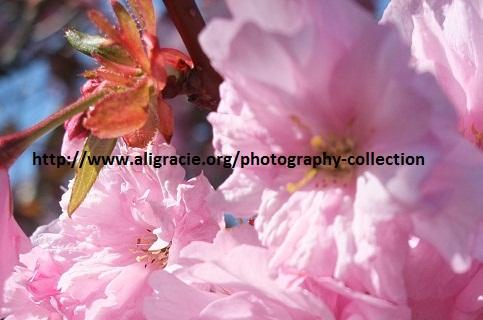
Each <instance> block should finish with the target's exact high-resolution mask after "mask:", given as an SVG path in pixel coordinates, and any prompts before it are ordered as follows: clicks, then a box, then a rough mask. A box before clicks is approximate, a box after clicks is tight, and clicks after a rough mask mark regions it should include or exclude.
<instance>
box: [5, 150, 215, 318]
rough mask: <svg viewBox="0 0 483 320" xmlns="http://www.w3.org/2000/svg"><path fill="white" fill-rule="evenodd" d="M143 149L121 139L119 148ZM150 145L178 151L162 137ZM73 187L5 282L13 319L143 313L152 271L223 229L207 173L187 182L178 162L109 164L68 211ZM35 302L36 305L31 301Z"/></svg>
mask: <svg viewBox="0 0 483 320" xmlns="http://www.w3.org/2000/svg"><path fill="white" fill-rule="evenodd" d="M143 152H144V150H143V149H136V148H128V147H126V146H125V145H124V143H120V144H119V147H118V150H117V151H115V154H122V155H130V156H131V157H135V156H137V155H140V156H143ZM146 152H152V153H153V154H156V155H174V149H173V148H172V147H170V146H169V145H167V144H162V143H159V144H155V145H150V146H149V147H148V149H147V150H146ZM70 192H71V190H70V189H69V191H68V192H66V193H65V194H64V196H63V198H62V201H61V206H62V208H63V212H64V213H63V214H62V215H61V216H60V217H59V219H57V220H55V221H54V222H52V223H51V224H49V225H47V226H44V227H41V228H40V229H39V230H37V232H36V233H35V234H34V235H33V236H32V243H33V245H34V249H33V250H32V251H31V252H29V253H27V254H25V255H23V256H22V260H21V262H22V264H21V265H19V266H18V267H17V268H16V272H15V274H14V275H13V276H12V277H11V278H10V280H9V282H8V286H9V287H8V291H7V292H8V294H7V299H8V304H7V307H8V308H9V309H7V312H6V313H5V314H6V315H10V316H11V319H18V318H19V317H21V315H24V314H31V313H33V314H34V315H36V316H38V317H39V318H42V315H44V318H48V317H49V316H45V314H51V313H54V314H56V315H57V316H58V317H67V318H68V319H138V318H140V317H141V306H142V301H143V298H144V296H145V295H147V294H149V293H150V292H151V289H150V287H149V286H148V285H147V282H146V280H147V278H148V276H149V274H150V273H152V272H153V271H154V270H158V269H163V268H165V267H167V266H170V265H171V264H173V263H176V261H177V259H178V254H179V251H180V250H181V249H182V248H183V247H185V246H186V245H187V244H188V243H190V242H191V241H193V240H204V241H210V240H211V239H213V237H214V236H215V234H216V231H217V230H218V220H217V218H215V216H214V215H213V214H212V212H211V211H210V210H209V209H208V207H207V205H206V203H205V198H206V196H207V195H208V194H210V193H211V192H212V188H211V186H210V184H209V182H208V181H207V179H206V178H205V177H204V176H199V177H197V178H195V179H192V180H190V181H188V182H184V170H183V169H182V168H181V167H179V166H166V167H162V168H160V169H155V168H153V167H150V166H145V167H143V166H108V167H105V168H104V169H103V170H102V171H101V173H100V175H99V177H98V180H97V181H96V183H95V185H94V187H93V188H92V189H91V191H90V192H89V194H88V196H87V198H86V199H85V201H84V202H83V203H82V205H81V206H80V207H79V208H78V209H77V210H76V211H75V213H74V215H73V216H72V217H71V218H69V217H68V216H67V213H66V207H67V203H68V200H69V197H70ZM163 244H164V245H163ZM32 303H34V304H35V306H36V308H35V309H32V308H30V307H28V306H29V305H32ZM25 306H27V310H25ZM36 310H38V313H36ZM29 312H30V313H29ZM27 318H28V317H27ZM7 319H10V318H7ZM49 319H50V318H49Z"/></svg>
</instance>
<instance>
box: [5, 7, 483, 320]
mask: <svg viewBox="0 0 483 320" xmlns="http://www.w3.org/2000/svg"><path fill="white" fill-rule="evenodd" d="M148 2H150V1H141V0H140V1H137V2H136V3H138V4H139V8H141V9H139V8H138V9H137V11H136V9H135V10H134V11H135V12H148V11H143V10H142V8H145V7H146V6H147V3H148ZM116 3H117V2H116ZM226 4H227V6H228V8H229V10H230V12H231V14H230V15H227V17H225V18H217V19H214V20H213V21H211V22H210V24H209V25H208V26H207V27H206V28H205V30H204V31H203V32H202V33H201V35H200V43H201V45H202V47H203V49H204V50H205V52H206V54H207V56H208V57H209V58H210V61H211V63H212V65H213V67H214V68H215V69H216V70H217V71H218V72H219V73H220V74H221V75H222V76H223V78H224V82H223V84H222V85H221V87H220V94H221V102H220V104H219V106H218V112H212V113H211V114H210V115H209V116H208V120H209V121H210V123H211V124H212V126H213V133H214V138H213V145H214V148H215V152H216V153H217V154H220V155H234V154H236V153H237V152H239V151H241V152H242V153H246V154H249V153H250V152H255V153H257V154H275V155H293V154H303V155H319V154H322V153H327V154H330V155H333V156H344V157H345V156H349V155H355V154H361V153H364V152H365V151H368V150H370V151H374V152H377V153H378V154H381V155H390V154H395V153H400V152H405V153H408V154H409V153H410V154H420V155H423V156H424V158H425V160H426V161H425V165H424V166H416V167H405V166H368V165H367V166H366V165H362V166H340V167H338V168H329V167H325V166H319V167H316V168H313V167H308V166H307V167H302V166H299V167H297V168H287V167H284V166H278V167H263V168H261V167H256V166H253V167H246V168H241V167H238V168H235V169H234V170H233V173H232V174H231V175H230V177H229V178H228V179H227V180H226V181H225V182H224V183H223V184H222V185H221V186H220V187H219V188H218V189H217V190H214V189H213V188H212V187H211V185H210V182H209V181H208V180H207V179H206V178H205V177H204V176H203V175H201V176H198V177H196V178H194V179H191V180H188V181H186V180H185V177H184V176H185V174H184V170H183V169H182V168H181V167H178V166H164V167H162V168H152V167H147V166H146V167H142V166H129V165H127V166H108V167H106V168H104V169H103V170H102V171H101V172H100V174H99V176H98V178H97V181H96V182H95V183H94V185H93V187H92V189H91V191H90V192H89V193H88V194H87V197H86V199H85V200H84V201H83V202H82V204H81V205H80V207H79V208H78V209H77V211H76V212H75V214H74V215H73V216H72V217H70V216H69V215H68V214H67V206H68V199H69V198H70V195H71V192H72V183H71V185H70V187H69V190H68V191H67V192H66V193H65V195H64V197H63V199H62V201H61V207H62V211H63V213H62V214H61V215H60V217H59V218H58V219H56V220H55V221H53V222H51V223H50V224H48V225H46V226H43V227H40V228H39V229H38V230H37V231H36V232H35V233H34V234H33V235H32V236H31V237H30V240H28V239H27V238H26V237H25V236H24V235H23V234H22V232H21V231H20V230H19V228H18V226H17V225H16V223H15V221H14V220H13V219H12V218H11V213H10V210H11V208H10V200H9V198H10V195H9V192H4V193H2V195H1V197H0V210H1V211H2V212H0V213H2V215H1V216H0V221H1V222H2V224H1V225H0V227H1V228H2V230H3V231H2V233H1V236H0V237H1V238H0V240H1V242H0V246H1V248H2V249H3V252H4V254H6V256H5V257H4V258H5V259H4V261H5V262H2V265H1V267H0V281H1V282H0V289H1V290H2V296H1V299H0V303H1V304H0V316H2V317H6V319H8V320H10V319H159V320H161V319H163V320H173V319H180V320H184V319H186V320H188V319H210V320H215V319H220V320H221V319H287V320H289V319H291V320H298V319H321V320H322V319H323V320H330V319H341V320H356V319H357V320H359V319H361V320H392V319H397V320H405V319H408V320H409V319H415V320H439V319H448V320H463V319H464V320H470V319H472V320H481V319H483V264H482V262H483V209H482V208H483V197H482V196H481V192H482V191H483V152H482V150H483V98H482V97H481V96H480V90H479V86H480V85H481V84H483V78H482V77H480V71H482V70H479V69H480V67H481V66H480V62H483V60H482V59H483V58H482V57H483V47H482V46H481V45H480V44H481V43H483V42H481V41H480V39H479V38H480V34H481V33H479V32H478V30H479V29H480V26H482V25H483V14H482V10H481V9H482V8H483V2H481V1H478V0H475V1H473V0H435V1H429V0H423V1H419V0H418V1H416V0H393V1H392V2H391V4H390V5H389V7H388V9H387V10H386V12H385V15H384V17H383V19H382V22H381V23H377V22H376V21H374V19H373V17H371V16H370V15H369V14H368V13H367V12H366V11H364V10H363V9H362V8H361V7H359V6H358V5H357V4H355V3H353V2H352V1H349V0H325V1H313V0H299V1H294V0H264V1H255V0H249V1H239V0H226ZM116 8H117V9H116ZM121 8H122V7H120V5H115V6H114V9H115V11H116V14H117V16H118V18H119V20H120V22H121V28H120V30H122V33H120V34H119V33H117V32H118V31H115V30H114V29H110V28H111V27H110V26H109V25H108V24H105V21H104V20H102V19H101V18H100V17H98V16H97V15H96V14H92V18H93V20H94V21H95V22H96V24H97V25H99V26H100V28H101V30H103V31H104V33H106V34H107V35H108V36H109V38H110V39H111V40H110V41H112V43H115V44H117V45H119V44H120V45H121V47H124V48H128V51H127V54H126V55H125V57H130V58H129V59H128V60H129V61H128V65H126V66H123V67H122V70H128V71H129V70H134V69H132V68H133V67H132V66H129V63H131V62H132V61H131V60H132V59H134V60H135V61H136V62H135V63H134V64H135V65H136V66H137V67H140V68H141V69H140V70H142V72H141V71H140V72H141V73H136V72H134V71H133V73H132V75H133V77H134V78H131V77H127V76H126V77H121V76H120V74H119V72H118V71H119V70H121V69H119V68H120V65H116V66H115V68H114V69H109V68H110V67H109V66H112V65H111V63H109V64H105V60H104V58H102V57H101V56H97V58H98V59H99V61H100V62H101V64H103V66H102V67H100V68H99V69H97V70H96V71H92V72H91V73H89V76H90V75H92V76H93V77H95V78H96V79H95V80H94V81H95V85H96V86H111V87H112V88H115V90H121V91H120V92H117V91H116V92H115V93H111V95H110V96H109V97H108V98H105V99H103V100H101V102H99V103H98V104H96V105H95V106H94V107H93V108H91V110H89V111H88V112H87V113H85V114H84V115H82V116H79V119H80V118H81V117H82V118H83V125H84V128H87V129H89V130H91V131H92V134H94V135H98V136H99V137H101V138H102V137H104V138H112V137H115V136H116V137H117V136H124V139H119V141H118V142H117V145H116V147H115V149H114V154H118V155H131V156H135V155H136V154H139V153H141V152H144V151H145V149H144V148H147V150H148V152H152V153H153V154H158V155H174V154H175V153H176V151H175V150H174V148H173V147H172V146H170V145H169V144H167V143H166V140H167V139H166V135H165V134H164V133H163V130H161V129H159V130H157V131H159V132H160V133H157V132H156V130H153V131H150V133H149V135H148V136H149V139H141V140H142V143H132V141H133V140H131V138H130V137H133V136H131V135H130V134H131V130H134V129H135V130H139V129H140V128H141V126H142V125H146V123H148V122H146V121H147V120H146V119H145V116H146V114H147V113H143V120H142V121H141V120H140V121H139V123H137V122H136V123H137V125H136V126H133V127H129V128H127V127H122V128H121V127H119V128H120V129H119V130H117V129H116V128H117V127H116V126H115V125H114V122H110V119H115V118H114V116H113V115H114V113H112V112H111V111H112V110H114V109H113V108H120V106H121V100H123V101H125V102H126V103H127V104H130V103H131V102H132V104H131V105H132V106H136V108H137V106H141V105H143V106H144V105H146V104H148V101H149V99H148V96H149V94H148V93H149V92H151V91H152V90H153V88H154V90H158V91H159V90H160V89H159V88H162V87H163V85H164V84H165V80H166V74H164V73H163V72H164V71H163V72H161V71H160V72H157V71H156V70H157V69H156V68H155V66H156V61H158V60H157V58H156V53H149V52H150V51H149V50H144V49H143V50H141V49H140V48H141V45H142V44H144V46H146V47H143V48H156V46H154V45H151V44H152V43H154V42H155V40H154V39H155V32H154V31H153V30H154V29H153V23H154V22H153V20H152V19H149V18H147V17H146V13H144V15H143V14H139V13H138V15H139V17H140V21H143V22H142V24H143V25H144V26H145V30H147V32H145V33H144V34H143V37H142V38H139V34H137V33H136V32H130V31H129V30H131V31H132V28H131V29H130V27H129V26H128V25H124V24H126V22H125V21H128V20H126V19H127V18H125V17H124V18H123V15H124V11H123V10H124V9H121ZM123 21H124V22H123ZM129 21H130V20H129ZM132 21H134V20H132ZM133 33H136V37H134V35H133ZM131 36H132V37H133V38H132V39H131V38H130V39H128V40H126V39H127V38H128V37H131ZM134 38H136V39H137V40H136V41H134V40H133V39H134ZM133 43H137V45H136V46H134V45H132V44H133ZM141 52H142V53H143V54H141ZM146 52H147V55H146ZM153 52H158V53H157V54H160V55H162V56H163V55H166V54H168V53H170V52H169V51H162V50H161V51H160V50H154V51H153ZM175 56H176V57H179V55H175ZM122 57H124V56H122ZM163 57H164V58H163V59H166V56H163ZM168 60H169V59H168ZM153 61H154V63H153ZM177 61H178V62H177V63H180V62H179V61H185V62H183V63H185V64H186V65H187V66H188V67H190V66H189V63H188V61H189V58H185V59H181V60H177ZM137 67H136V68H137ZM162 70H165V69H162ZM113 83H116V85H115V86H114V85H112V84H113ZM91 84H92V83H91ZM119 88H121V89H119ZM149 88H150V89H149ZM94 90H97V87H96V89H94ZM111 90H114V89H111ZM113 92H114V91H113ZM158 94H159V92H158ZM141 98H142V99H141ZM134 102H136V103H134ZM141 102H142V103H141ZM136 108H134V107H133V108H129V112H131V109H132V110H134V109H136ZM111 109H112V110H111ZM136 110H138V109H136ZM139 110H141V109H139ZM139 110H138V111H139ZM100 115H102V119H101V120H102V121H101V120H99V121H98V120H97V119H100V118H99V116H100ZM116 116H117V114H116ZM126 116H128V117H134V116H133V115H128V114H126ZM134 118H136V117H134ZM79 119H76V120H74V122H71V123H69V124H68V127H69V128H70V129H69V131H68V133H67V134H66V135H67V138H66V140H65V141H64V147H65V146H66V145H67V144H69V143H71V141H69V139H68V135H69V134H70V133H72V132H75V130H76V128H77V123H79V121H80V120H79ZM136 119H137V118H136ZM139 119H141V117H140V118H139ZM75 121H76V122H75ZM113 121H114V120H113ZM141 122H142V123H141ZM106 123H107V124H109V126H108V129H106V130H105V128H107V127H105V126H104V125H105V124H106ZM132 123H133V122H130V124H132ZM121 129H122V130H121ZM108 133H109V134H108ZM111 133H112V134H111ZM126 135H127V136H126ZM134 136H135V137H140V136H139V134H134ZM141 136H142V135H141ZM163 136H164V137H163ZM0 187H1V188H2V190H8V188H9V186H8V176H7V174H6V172H4V171H0ZM226 213H229V214H230V215H231V216H235V217H236V218H238V219H237V221H240V223H238V224H237V225H235V226H231V227H226V223H225V222H224V220H223V216H224V214H226Z"/></svg>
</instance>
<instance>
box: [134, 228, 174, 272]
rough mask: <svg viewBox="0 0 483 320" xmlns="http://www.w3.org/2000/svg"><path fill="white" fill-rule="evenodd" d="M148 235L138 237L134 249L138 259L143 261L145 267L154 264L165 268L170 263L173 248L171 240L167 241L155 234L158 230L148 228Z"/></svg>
mask: <svg viewBox="0 0 483 320" xmlns="http://www.w3.org/2000/svg"><path fill="white" fill-rule="evenodd" d="M146 231H147V232H149V233H147V234H146V235H143V236H141V237H139V238H137V239H136V248H135V249H134V250H133V251H134V253H135V254H136V255H137V256H136V261H138V262H143V263H144V267H145V268H147V267H148V266H154V267H157V268H161V269H164V268H165V267H166V265H167V264H168V258H169V249H170V248H171V241H170V242H166V241H163V240H161V239H159V237H158V236H157V235H156V234H155V231H156V230H154V231H153V230H149V229H147V230H146Z"/></svg>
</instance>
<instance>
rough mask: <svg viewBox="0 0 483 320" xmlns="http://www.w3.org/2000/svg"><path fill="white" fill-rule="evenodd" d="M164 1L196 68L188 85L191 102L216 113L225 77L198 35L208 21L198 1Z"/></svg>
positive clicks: (190, 76)
mask: <svg viewBox="0 0 483 320" xmlns="http://www.w3.org/2000/svg"><path fill="white" fill-rule="evenodd" d="M163 2H164V5H165V6H166V10H167V11H168V14H169V16H170V18H171V20H172V21H173V23H174V25H175V26H176V29H177V30H178V32H179V34H180V35H181V39H183V42H184V44H185V46H186V49H187V50H188V53H189V55H190V57H191V59H192V60H193V63H194V66H195V67H194V70H193V71H192V72H191V73H190V75H189V78H188V83H187V87H188V88H187V91H188V94H189V95H190V100H191V101H194V102H196V103H197V104H199V105H201V106H202V107H206V108H208V109H210V110H213V111H215V110H216V108H217V106H218V103H219V102H220V93H219V91H218V87H219V86H220V84H221V82H222V81H223V78H222V77H221V76H220V75H219V74H218V73H217V72H216V71H215V69H213V67H212V66H211V64H210V60H209V59H208V57H207V56H206V55H205V53H204V52H203V49H202V48H201V46H200V43H199V42H198V35H199V34H200V32H201V30H203V28H204V27H205V21H204V20H203V17H202V16H201V13H200V11H199V9H198V6H197V5H196V3H195V1H194V0H163Z"/></svg>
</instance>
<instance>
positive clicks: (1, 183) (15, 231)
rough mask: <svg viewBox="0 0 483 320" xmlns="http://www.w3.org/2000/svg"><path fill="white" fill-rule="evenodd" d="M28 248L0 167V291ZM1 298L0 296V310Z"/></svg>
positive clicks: (7, 180)
mask: <svg viewBox="0 0 483 320" xmlns="http://www.w3.org/2000/svg"><path fill="white" fill-rule="evenodd" d="M28 248H29V242H28V239H27V236H26V235H25V234H24V233H23V232H22V230H21V229H20V227H19V226H18V224H17V222H16V221H15V219H14V217H13V212H12V198H11V194H10V183H9V178H8V173H7V171H6V170H5V169H1V168H0V251H1V252H2V259H1V263H0V293H1V292H3V291H4V284H5V280H6V279H7V278H8V277H9V276H10V274H11V273H12V271H13V267H14V266H15V265H16V264H17V262H18V256H19V254H20V252H23V251H26V250H28ZM2 308H3V298H2V296H0V310H1V309H2Z"/></svg>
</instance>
